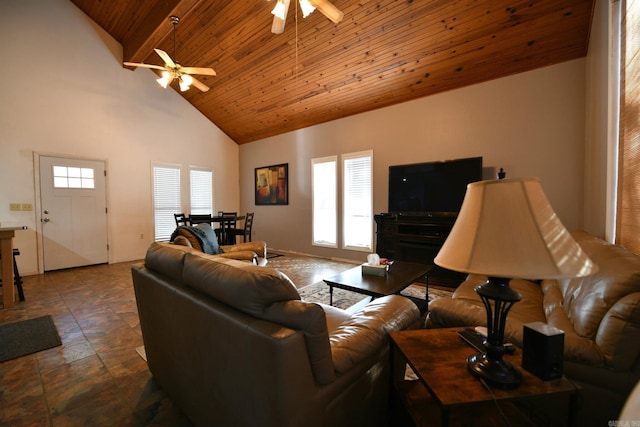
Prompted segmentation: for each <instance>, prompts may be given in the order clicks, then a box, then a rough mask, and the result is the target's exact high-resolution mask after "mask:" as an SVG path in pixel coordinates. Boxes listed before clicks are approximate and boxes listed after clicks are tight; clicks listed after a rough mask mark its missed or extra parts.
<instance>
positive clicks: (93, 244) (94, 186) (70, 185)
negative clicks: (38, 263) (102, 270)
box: [40, 156, 109, 271]
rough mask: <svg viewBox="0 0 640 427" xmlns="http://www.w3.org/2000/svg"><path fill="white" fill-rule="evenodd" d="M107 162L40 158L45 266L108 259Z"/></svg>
mask: <svg viewBox="0 0 640 427" xmlns="http://www.w3.org/2000/svg"><path fill="white" fill-rule="evenodd" d="M105 171H106V167H105V163H104V162H103V161H96V160H79V159H64V158H59V157H47V156H41V157H40V201H41V203H40V209H41V212H40V221H41V222H42V237H43V243H42V247H43V263H44V270H45V271H51V270H58V269H62V268H70V267H79V266H83V265H93V264H102V263H106V262H108V258H109V257H108V246H107V202H106V190H105V188H106V178H105V175H106V173H105Z"/></svg>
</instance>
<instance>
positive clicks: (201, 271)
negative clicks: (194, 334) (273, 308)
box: [183, 252, 300, 318]
mask: <svg viewBox="0 0 640 427" xmlns="http://www.w3.org/2000/svg"><path fill="white" fill-rule="evenodd" d="M183 280H184V283H185V285H187V286H189V287H191V288H193V289H196V290H198V291H200V292H202V293H204V294H207V295H209V296H210V297H212V298H215V299H216V300H218V301H220V302H222V303H224V304H227V305H229V306H231V307H233V308H235V309H237V310H240V311H242V312H244V313H247V314H250V315H252V316H254V317H258V318H264V312H265V309H266V308H267V307H268V306H269V305H270V304H272V303H274V302H278V301H288V300H299V299H300V294H298V291H297V290H296V287H295V285H294V284H293V283H292V282H291V280H290V279H289V278H288V277H287V276H286V275H285V274H283V273H281V272H279V271H276V270H274V269H272V268H268V267H258V266H256V265H253V264H249V263H247V262H243V261H237V260H233V259H227V258H222V257H219V256H208V255H205V254H202V253H195V252H194V253H190V254H189V255H188V256H187V257H186V258H185V261H184V271H183Z"/></svg>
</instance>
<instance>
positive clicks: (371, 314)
mask: <svg viewBox="0 0 640 427" xmlns="http://www.w3.org/2000/svg"><path fill="white" fill-rule="evenodd" d="M419 323H420V311H419V310H418V307H417V306H416V305H415V304H414V303H413V302H411V301H410V300H409V299H408V298H405V297H402V296H399V295H389V296H386V297H382V298H378V299H375V300H373V301H372V302H370V303H369V304H367V305H366V306H364V307H363V308H361V309H360V310H358V311H356V312H355V313H354V314H353V315H352V316H351V317H350V318H349V319H347V320H346V321H345V322H343V323H342V324H341V325H340V326H338V327H337V328H336V329H335V330H334V331H332V333H331V334H330V335H329V341H330V344H331V357H332V359H333V365H334V368H335V370H336V372H337V373H338V374H342V373H344V372H346V371H348V370H349V369H350V368H351V367H352V366H354V365H356V364H357V363H358V362H360V361H362V360H364V359H365V358H367V357H369V356H371V355H372V354H375V353H377V352H378V351H379V350H380V348H381V347H382V346H384V345H387V344H388V337H387V336H388V334H389V332H391V331H400V330H403V329H410V328H415V327H417V326H419Z"/></svg>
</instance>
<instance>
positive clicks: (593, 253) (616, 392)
mask: <svg viewBox="0 0 640 427" xmlns="http://www.w3.org/2000/svg"><path fill="white" fill-rule="evenodd" d="M572 235H573V237H574V239H575V240H576V242H577V243H578V244H579V245H580V246H581V247H582V249H583V250H584V251H585V252H586V253H587V255H588V256H589V257H590V258H591V259H592V260H593V261H594V262H595V263H596V264H597V265H598V267H599V271H598V272H597V273H595V274H594V275H591V276H588V277H583V278H576V279H565V280H544V281H542V282H540V283H536V282H529V281H526V280H512V281H511V287H512V288H514V289H516V290H518V292H520V294H521V295H522V300H521V301H520V302H518V303H516V304H515V305H514V306H513V308H512V309H511V311H510V312H509V316H508V318H507V328H506V330H505V335H506V338H507V339H508V340H510V341H512V342H513V343H515V344H516V345H519V346H521V345H522V333H523V325H524V324H526V323H529V322H536V321H542V322H545V323H548V324H549V325H552V326H555V327H557V328H559V329H561V330H563V331H564V333H565V337H564V373H565V375H566V376H567V377H569V378H570V379H571V380H573V381H574V382H575V383H577V384H578V385H579V386H581V387H582V389H581V391H580V396H581V400H582V404H581V407H580V408H579V412H578V416H579V417H578V424H579V425H581V426H604V425H607V422H608V421H612V420H616V419H617V418H618V415H619V414H620V410H621V409H622V404H623V403H624V401H625V400H626V398H627V396H628V395H629V393H630V392H631V390H632V389H633V387H634V386H635V384H636V383H637V382H638V380H639V379H640V304H639V303H640V256H637V255H634V254H633V253H631V252H629V251H627V250H626V249H625V248H623V247H621V246H616V245H612V244H609V243H607V242H605V241H604V240H602V239H599V238H597V237H595V236H593V235H591V234H588V233H586V232H583V231H578V232H574V233H572ZM484 280H485V278H483V277H479V276H469V277H468V278H467V280H466V281H465V282H464V283H462V284H461V285H460V286H459V287H458V288H457V290H456V291H455V293H454V294H453V298H450V299H449V298H440V299H437V300H435V301H433V302H432V303H431V305H430V306H429V310H430V312H429V315H428V319H427V327H455V326H476V325H486V320H487V319H486V311H485V309H484V306H483V305H482V302H481V301H480V299H479V297H478V295H477V294H476V293H475V291H474V288H475V287H476V286H477V285H479V284H480V283H482V282H483V281H484Z"/></svg>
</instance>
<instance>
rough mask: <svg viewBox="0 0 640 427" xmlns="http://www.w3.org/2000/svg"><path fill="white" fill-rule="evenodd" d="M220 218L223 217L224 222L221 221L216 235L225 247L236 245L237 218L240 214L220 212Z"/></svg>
mask: <svg viewBox="0 0 640 427" xmlns="http://www.w3.org/2000/svg"><path fill="white" fill-rule="evenodd" d="M218 216H219V217H222V218H223V219H222V221H220V228H218V229H216V234H217V235H218V236H219V239H220V241H221V242H223V244H224V245H232V244H235V243H236V242H235V240H236V219H235V218H236V217H237V216H238V212H224V211H218ZM225 218H233V219H225Z"/></svg>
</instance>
